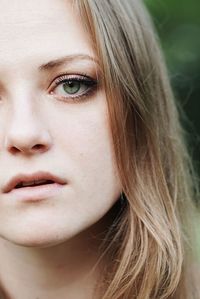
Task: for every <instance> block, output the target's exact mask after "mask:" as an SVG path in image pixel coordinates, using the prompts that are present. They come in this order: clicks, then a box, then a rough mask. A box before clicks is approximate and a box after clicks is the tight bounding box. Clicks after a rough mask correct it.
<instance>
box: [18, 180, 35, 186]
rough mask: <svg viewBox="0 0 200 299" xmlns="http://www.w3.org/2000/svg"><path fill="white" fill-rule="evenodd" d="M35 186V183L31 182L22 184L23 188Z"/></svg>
mask: <svg viewBox="0 0 200 299" xmlns="http://www.w3.org/2000/svg"><path fill="white" fill-rule="evenodd" d="M34 184H35V181H31V182H23V183H21V185H22V186H23V187H26V186H32V185H34Z"/></svg>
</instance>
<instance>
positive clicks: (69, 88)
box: [62, 81, 81, 94]
mask: <svg viewBox="0 0 200 299" xmlns="http://www.w3.org/2000/svg"><path fill="white" fill-rule="evenodd" d="M62 86H63V89H64V91H65V92H66V93H68V94H75V93H77V92H78V91H79V90H80V88H81V84H80V82H78V81H69V82H65V83H63V85H62Z"/></svg>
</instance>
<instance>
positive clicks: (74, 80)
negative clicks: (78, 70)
mask: <svg viewBox="0 0 200 299" xmlns="http://www.w3.org/2000/svg"><path fill="white" fill-rule="evenodd" d="M96 88H97V81H96V80H95V79H92V78H90V77H87V76H81V75H79V76H78V75H77V76H75V75H73V76H69V75H64V76H61V77H59V78H57V80H55V82H54V88H53V89H52V91H51V94H53V95H55V96H56V97H58V98H59V97H60V98H62V99H66V100H67V99H69V100H70V99H72V100H75V99H76V98H81V97H83V96H89V95H90V93H91V92H92V91H95V90H96Z"/></svg>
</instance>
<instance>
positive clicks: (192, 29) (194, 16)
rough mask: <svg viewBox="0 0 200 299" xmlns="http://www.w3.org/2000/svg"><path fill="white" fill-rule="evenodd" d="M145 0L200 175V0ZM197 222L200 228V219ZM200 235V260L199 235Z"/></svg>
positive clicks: (199, 250) (198, 249)
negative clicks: (182, 112)
mask: <svg viewBox="0 0 200 299" xmlns="http://www.w3.org/2000/svg"><path fill="white" fill-rule="evenodd" d="M145 3H146V5H147V8H148V9H149V11H150V13H151V15H152V17H153V21H154V24H155V27H156V29H157V32H158V35H159V37H160V42H161V46H162V49H163V51H164V54H165V57H166V62H167V66H168V70H169V75H170V79H171V84H172V87H173V90H174V93H175V96H176V99H177V101H178V102H179V103H180V104H181V106H182V107H183V110H184V114H185V115H186V117H184V116H183V115H182V118H181V120H182V123H183V126H184V128H185V130H186V131H187V132H188V134H187V135H186V136H187V141H188V144H189V150H190V154H191V156H192V159H193V161H194V166H195V168H196V170H197V174H198V175H199V177H200V0H145ZM199 203H200V199H199ZM196 225H197V230H198V228H199V225H200V219H198V221H197V224H196ZM197 238H198V240H197V241H198V244H199V245H198V247H197V252H198V253H199V260H200V234H198V236H197Z"/></svg>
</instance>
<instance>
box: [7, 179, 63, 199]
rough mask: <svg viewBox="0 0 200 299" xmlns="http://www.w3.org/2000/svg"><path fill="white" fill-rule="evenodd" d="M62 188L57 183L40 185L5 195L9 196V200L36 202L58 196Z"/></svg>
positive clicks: (15, 190)
mask: <svg viewBox="0 0 200 299" xmlns="http://www.w3.org/2000/svg"><path fill="white" fill-rule="evenodd" d="M63 187H64V185H61V184H57V183H54V184H46V185H40V186H35V187H31V186H30V187H22V188H17V189H13V190H12V191H10V192H9V193H7V194H6V195H7V196H9V199H10V200H17V201H25V202H37V201H41V200H45V199H49V198H51V197H53V196H55V195H58V194H59V192H61V190H62V188H63Z"/></svg>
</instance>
